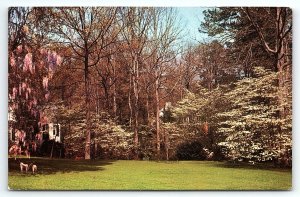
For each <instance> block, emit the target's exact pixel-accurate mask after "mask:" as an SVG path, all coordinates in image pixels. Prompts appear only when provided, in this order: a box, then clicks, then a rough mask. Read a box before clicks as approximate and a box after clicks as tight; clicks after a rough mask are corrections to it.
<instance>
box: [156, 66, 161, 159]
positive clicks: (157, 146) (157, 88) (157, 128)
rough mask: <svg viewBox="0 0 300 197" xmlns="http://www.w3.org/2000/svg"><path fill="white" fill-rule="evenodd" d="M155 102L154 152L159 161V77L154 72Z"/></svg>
mask: <svg viewBox="0 0 300 197" xmlns="http://www.w3.org/2000/svg"><path fill="white" fill-rule="evenodd" d="M155 77H156V80H155V100H156V151H157V159H160V124H159V76H158V71H155Z"/></svg>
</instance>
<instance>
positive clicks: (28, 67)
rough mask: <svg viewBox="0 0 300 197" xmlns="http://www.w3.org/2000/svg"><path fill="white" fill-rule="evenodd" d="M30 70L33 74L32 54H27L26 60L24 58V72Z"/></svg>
mask: <svg viewBox="0 0 300 197" xmlns="http://www.w3.org/2000/svg"><path fill="white" fill-rule="evenodd" d="M27 70H30V72H32V70H33V68H32V54H31V53H27V54H26V56H25V58H24V65H23V71H27Z"/></svg>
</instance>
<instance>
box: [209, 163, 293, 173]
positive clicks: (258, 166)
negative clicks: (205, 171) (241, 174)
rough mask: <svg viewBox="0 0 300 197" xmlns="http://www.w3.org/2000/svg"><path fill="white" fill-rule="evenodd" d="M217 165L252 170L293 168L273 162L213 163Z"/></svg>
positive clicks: (288, 169)
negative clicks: (275, 164) (252, 163)
mask: <svg viewBox="0 0 300 197" xmlns="http://www.w3.org/2000/svg"><path fill="white" fill-rule="evenodd" d="M212 165H214V166H216V167H220V168H238V169H252V170H271V171H284V172H288V171H291V168H280V167H278V166H274V165H273V164H272V163H256V164H254V165H251V164H249V163H245V162H236V163H234V162H229V161H227V162H218V163H214V164H212Z"/></svg>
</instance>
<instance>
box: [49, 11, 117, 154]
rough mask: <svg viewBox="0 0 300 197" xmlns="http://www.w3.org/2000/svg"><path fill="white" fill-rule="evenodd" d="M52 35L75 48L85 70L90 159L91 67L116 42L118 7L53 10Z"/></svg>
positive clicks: (86, 149)
mask: <svg viewBox="0 0 300 197" xmlns="http://www.w3.org/2000/svg"><path fill="white" fill-rule="evenodd" d="M51 14H52V15H51V16H52V17H53V24H52V30H51V31H52V33H53V37H52V38H53V39H54V41H57V38H59V40H58V42H62V43H64V44H66V45H68V46H69V47H71V48H72V50H73V53H74V56H73V58H74V59H75V60H78V61H79V62H80V65H79V67H76V69H81V70H82V71H83V80H84V94H85V105H86V126H87V127H86V131H85V138H86V140H85V159H90V158H91V155H90V145H91V130H90V128H89V126H90V124H91V122H90V121H91V117H90V114H91V110H92V109H91V75H90V69H91V67H94V66H97V64H98V63H99V61H100V60H101V58H103V57H105V56H106V55H107V54H106V53H103V51H104V50H105V49H106V48H107V47H108V46H110V45H111V44H112V43H114V41H115V40H114V39H107V37H108V36H110V37H111V38H116V37H117V35H118V34H117V32H112V31H111V29H112V27H113V26H114V25H115V23H116V16H117V8H99V7H98V8H95V7H93V8H91V7H84V8H83V7H75V8H52V9H51Z"/></svg>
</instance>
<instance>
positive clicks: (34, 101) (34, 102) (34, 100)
mask: <svg viewBox="0 0 300 197" xmlns="http://www.w3.org/2000/svg"><path fill="white" fill-rule="evenodd" d="M32 103H33V105H35V106H36V105H37V100H36V98H35V97H33V102H32Z"/></svg>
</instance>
